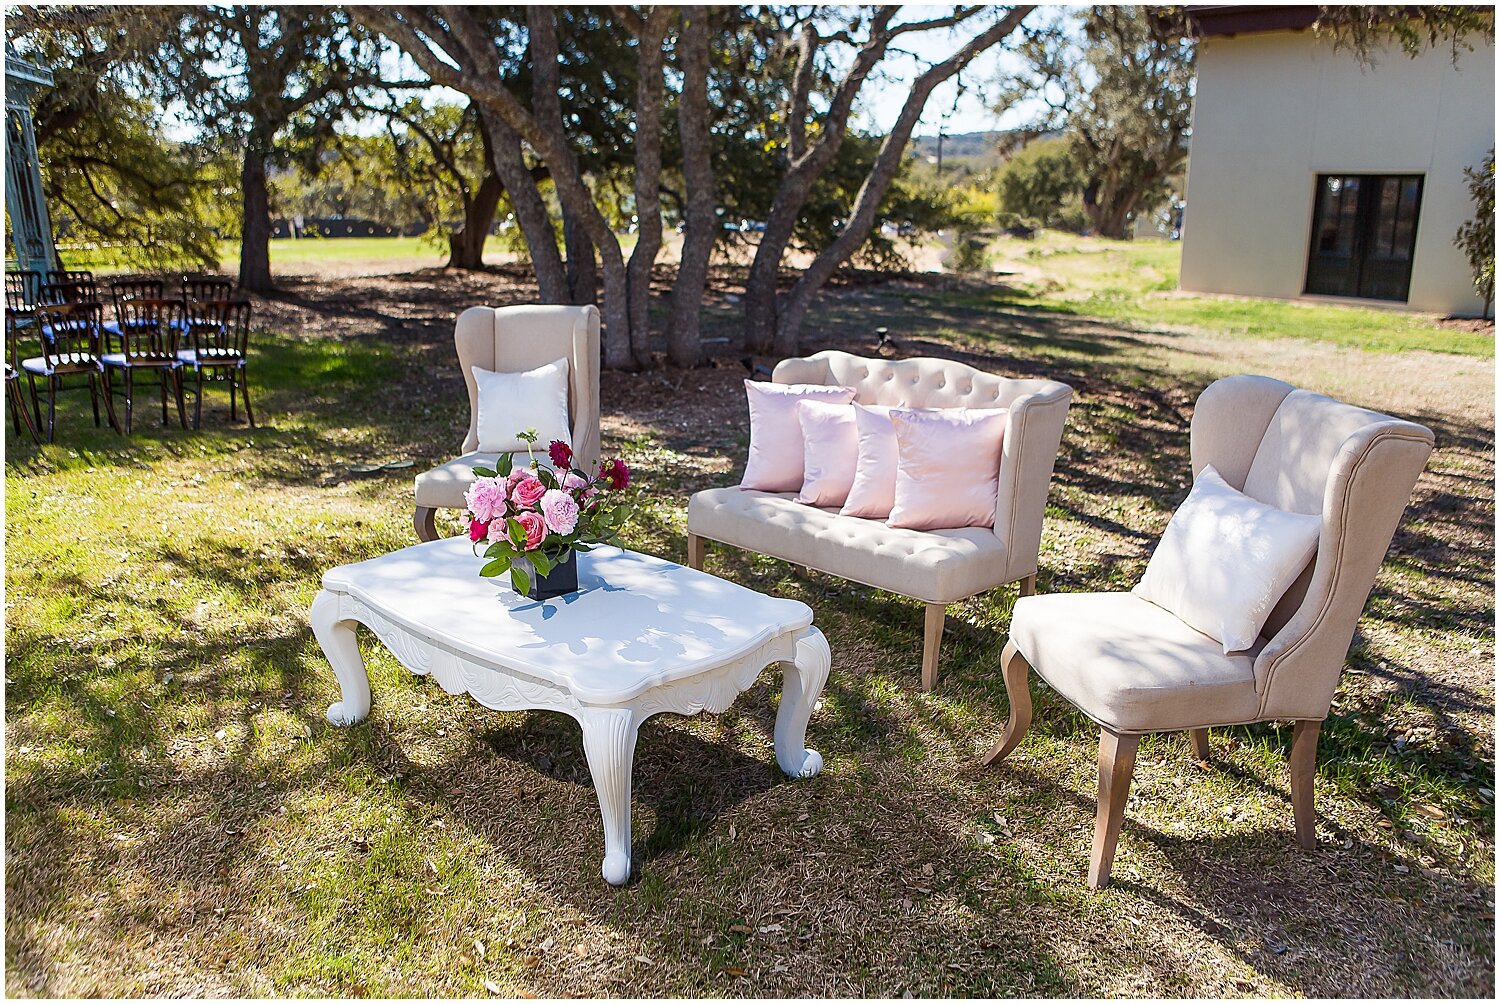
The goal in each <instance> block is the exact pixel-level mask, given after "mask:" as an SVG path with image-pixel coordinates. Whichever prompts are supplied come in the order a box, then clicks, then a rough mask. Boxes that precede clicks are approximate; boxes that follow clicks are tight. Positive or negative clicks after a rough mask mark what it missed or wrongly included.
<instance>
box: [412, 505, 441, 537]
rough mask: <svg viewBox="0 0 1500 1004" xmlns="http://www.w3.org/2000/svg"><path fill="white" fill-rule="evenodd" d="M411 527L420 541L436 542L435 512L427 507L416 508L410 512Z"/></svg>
mask: <svg viewBox="0 0 1500 1004" xmlns="http://www.w3.org/2000/svg"><path fill="white" fill-rule="evenodd" d="M411 525H412V527H413V529H415V530H416V531H417V538H418V539H420V540H424V541H426V540H437V539H438V532H437V510H436V509H433V508H430V507H428V506H421V505H419V506H417V508H416V509H415V511H413V512H412V516H411Z"/></svg>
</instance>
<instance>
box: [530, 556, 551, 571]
mask: <svg viewBox="0 0 1500 1004" xmlns="http://www.w3.org/2000/svg"><path fill="white" fill-rule="evenodd" d="M527 557H528V558H529V559H531V567H533V568H535V569H536V574H538V575H542V576H546V575H551V574H552V559H551V558H549V557H547V556H546V555H545V554H543V553H542V552H541V551H532V552H531V553H530V554H528V555H527Z"/></svg>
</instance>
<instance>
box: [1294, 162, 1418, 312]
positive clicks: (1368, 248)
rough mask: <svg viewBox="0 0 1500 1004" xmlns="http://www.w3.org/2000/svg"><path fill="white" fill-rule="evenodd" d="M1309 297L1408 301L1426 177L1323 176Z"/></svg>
mask: <svg viewBox="0 0 1500 1004" xmlns="http://www.w3.org/2000/svg"><path fill="white" fill-rule="evenodd" d="M1317 185H1318V187H1317V193H1316V196H1315V197H1314V199H1313V220H1312V248H1311V250H1310V251H1309V253H1308V256H1307V285H1306V287H1305V289H1304V292H1307V293H1321V294H1324V295H1327V296H1358V297H1365V298H1367V299H1371V300H1401V301H1405V300H1406V297H1407V292H1408V290H1409V289H1410V287H1411V262H1412V250H1413V248H1414V247H1415V246H1416V241H1417V215H1418V212H1419V211H1420V210H1421V207H1422V175H1420V174H1320V175H1318V182H1317Z"/></svg>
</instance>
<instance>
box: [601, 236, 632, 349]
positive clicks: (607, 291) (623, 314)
mask: <svg viewBox="0 0 1500 1004" xmlns="http://www.w3.org/2000/svg"><path fill="white" fill-rule="evenodd" d="M602 218H603V217H601V219H602ZM599 258H600V262H601V264H602V266H603V268H602V271H603V273H604V307H603V311H602V312H603V314H604V365H605V367H606V368H607V369H612V370H628V369H633V368H634V366H635V360H634V357H633V356H632V355H631V351H630V280H629V279H628V278H627V277H626V273H625V256H624V255H622V254H621V253H620V244H619V242H618V241H613V242H611V243H610V244H605V245H602V246H601V247H600V248H599Z"/></svg>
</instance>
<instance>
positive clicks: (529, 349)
mask: <svg viewBox="0 0 1500 1004" xmlns="http://www.w3.org/2000/svg"><path fill="white" fill-rule="evenodd" d="M453 344H454V346H455V347H456V348H457V349H458V365H459V369H460V370H462V371H463V375H464V386H465V387H467V388H468V390H469V431H468V434H467V435H466V436H464V443H463V456H461V457H458V458H456V459H454V460H450V461H448V462H447V463H446V464H442V465H441V466H438V467H434V468H433V469H432V470H430V471H426V472H424V473H422V474H418V475H417V496H416V512H415V514H414V515H413V517H412V524H413V526H415V527H416V531H417V536H418V537H420V538H422V539H423V540H435V539H437V526H436V523H435V518H436V515H437V510H439V509H462V508H464V492H466V491H467V490H468V488H469V485H470V484H472V483H473V481H474V468H475V467H493V466H494V465H495V464H496V463H497V462H498V461H499V459H500V455H499V454H498V453H479V452H477V448H478V446H479V426H478V419H479V408H478V400H477V394H478V390H477V388H476V386H475V384H474V374H473V372H472V369H471V368H472V367H475V366H478V367H479V368H480V369H483V370H494V371H497V372H502V373H519V372H522V371H524V370H529V369H535V368H536V367H538V366H545V365H546V364H547V363H550V362H553V361H555V360H557V359H562V358H566V359H567V360H568V417H569V419H570V420H571V422H572V429H571V434H572V438H573V452H574V454H575V455H576V456H577V457H578V458H579V459H578V466H580V467H583V468H584V469H588V468H589V467H590V466H591V465H595V464H598V463H599V308H597V307H592V306H587V307H566V306H542V305H531V304H528V305H525V306H518V307H470V308H469V309H468V310H465V311H464V312H463V313H462V314H459V315H458V322H457V324H455V325H454V327H453Z"/></svg>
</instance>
